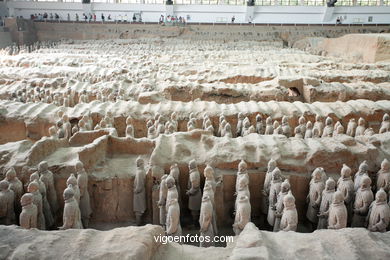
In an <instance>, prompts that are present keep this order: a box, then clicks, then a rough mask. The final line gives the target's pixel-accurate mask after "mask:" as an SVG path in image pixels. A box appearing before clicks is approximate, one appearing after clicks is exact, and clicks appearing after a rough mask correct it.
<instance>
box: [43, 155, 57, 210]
mask: <svg viewBox="0 0 390 260" xmlns="http://www.w3.org/2000/svg"><path fill="white" fill-rule="evenodd" d="M38 173H39V175H40V176H41V177H40V181H41V182H43V183H44V184H45V187H46V195H47V200H48V202H49V204H50V209H51V212H52V214H53V216H55V214H56V213H57V210H58V208H59V206H58V201H57V192H56V189H55V185H54V177H53V173H52V172H51V171H49V166H48V164H47V162H46V161H42V162H40V163H39V164H38Z"/></svg>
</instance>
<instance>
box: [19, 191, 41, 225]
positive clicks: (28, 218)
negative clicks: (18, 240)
mask: <svg viewBox="0 0 390 260" xmlns="http://www.w3.org/2000/svg"><path fill="white" fill-rule="evenodd" d="M33 199H34V197H33V195H32V194H31V193H26V194H24V195H23V196H22V198H21V199H20V203H21V204H22V213H20V217H19V222H20V226H21V227H22V228H25V229H30V228H37V217H38V208H37V206H35V205H34V203H33Z"/></svg>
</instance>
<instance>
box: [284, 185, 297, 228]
mask: <svg viewBox="0 0 390 260" xmlns="http://www.w3.org/2000/svg"><path fill="white" fill-rule="evenodd" d="M283 206H284V209H283V215H282V219H281V220H280V230H282V231H297V226H298V212H297V209H296V207H295V198H294V196H293V195H292V194H291V191H289V193H288V194H287V196H285V197H284V198H283Z"/></svg>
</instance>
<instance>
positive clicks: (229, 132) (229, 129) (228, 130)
mask: <svg viewBox="0 0 390 260" xmlns="http://www.w3.org/2000/svg"><path fill="white" fill-rule="evenodd" d="M223 136H226V137H228V138H233V134H232V126H231V125H230V124H229V123H226V125H225V131H224V135H223Z"/></svg>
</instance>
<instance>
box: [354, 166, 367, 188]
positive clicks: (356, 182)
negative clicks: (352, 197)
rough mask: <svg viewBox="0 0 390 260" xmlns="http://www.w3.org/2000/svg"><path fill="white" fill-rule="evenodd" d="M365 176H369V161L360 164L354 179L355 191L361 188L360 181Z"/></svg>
mask: <svg viewBox="0 0 390 260" xmlns="http://www.w3.org/2000/svg"><path fill="white" fill-rule="evenodd" d="M363 176H368V164H367V161H363V162H362V163H361V164H360V165H359V170H358V172H357V173H356V174H355V176H354V181H353V182H354V189H355V192H357V190H358V189H359V188H360V183H361V180H362V178H363ZM370 185H371V184H370Z"/></svg>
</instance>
